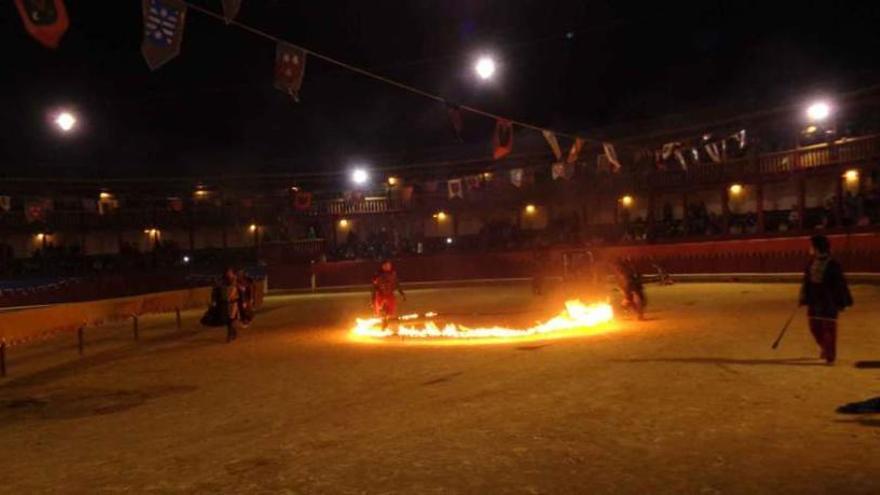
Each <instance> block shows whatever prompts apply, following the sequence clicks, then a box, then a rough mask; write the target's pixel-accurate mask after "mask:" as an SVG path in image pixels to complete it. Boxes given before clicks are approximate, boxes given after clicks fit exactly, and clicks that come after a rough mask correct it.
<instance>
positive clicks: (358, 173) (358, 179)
mask: <svg viewBox="0 0 880 495" xmlns="http://www.w3.org/2000/svg"><path fill="white" fill-rule="evenodd" d="M369 178H370V176H369V174H367V171H366V170H364V169H362V168H356V169H354V171H353V172H352V173H351V181H352V182H354V183H355V184H357V185H359V186H362V185H364V184H366V183H367V180H368V179H369Z"/></svg>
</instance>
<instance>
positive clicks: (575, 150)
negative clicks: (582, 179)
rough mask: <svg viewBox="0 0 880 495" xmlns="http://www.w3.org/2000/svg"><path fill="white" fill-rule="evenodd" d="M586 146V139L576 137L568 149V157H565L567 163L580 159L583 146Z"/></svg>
mask: <svg viewBox="0 0 880 495" xmlns="http://www.w3.org/2000/svg"><path fill="white" fill-rule="evenodd" d="M583 147H584V140H583V139H581V138H574V142H573V143H571V148H570V149H569V150H568V157H567V158H566V159H565V163H575V162H576V161H577V160H578V157H579V156H580V154H581V148H583Z"/></svg>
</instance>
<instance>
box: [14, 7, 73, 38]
mask: <svg viewBox="0 0 880 495" xmlns="http://www.w3.org/2000/svg"><path fill="white" fill-rule="evenodd" d="M15 6H16V8H18V14H19V15H20V16H21V21H22V22H23V23H24V28H25V30H27V32H28V34H30V35H31V36H33V37H34V39H36V40H37V41H39V42H40V43H42V44H43V45H44V46H46V47H48V48H58V43H59V42H60V41H61V37H62V36H64V33H65V32H66V31H67V28H68V27H69V26H70V20H69V19H68V18H67V9H66V8H65V7H64V1H63V0H15Z"/></svg>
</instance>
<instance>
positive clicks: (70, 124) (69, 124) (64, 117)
mask: <svg viewBox="0 0 880 495" xmlns="http://www.w3.org/2000/svg"><path fill="white" fill-rule="evenodd" d="M55 125H57V126H58V128H59V129H61V130H62V131H63V132H70V131H71V130H73V128H74V126H76V117H74V116H73V114H72V113H70V112H61V113H59V114H58V116H57V117H55Z"/></svg>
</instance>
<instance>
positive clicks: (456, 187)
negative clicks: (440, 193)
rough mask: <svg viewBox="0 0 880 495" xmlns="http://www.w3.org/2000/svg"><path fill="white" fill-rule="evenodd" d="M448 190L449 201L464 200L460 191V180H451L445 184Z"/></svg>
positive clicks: (462, 192)
mask: <svg viewBox="0 0 880 495" xmlns="http://www.w3.org/2000/svg"><path fill="white" fill-rule="evenodd" d="M446 187H447V188H448V189H449V199H455V198H464V191H462V189H461V179H452V180H451V181H449V182H447V183H446Z"/></svg>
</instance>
